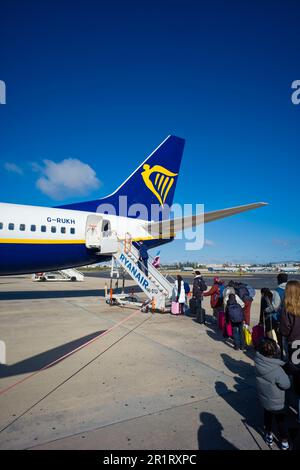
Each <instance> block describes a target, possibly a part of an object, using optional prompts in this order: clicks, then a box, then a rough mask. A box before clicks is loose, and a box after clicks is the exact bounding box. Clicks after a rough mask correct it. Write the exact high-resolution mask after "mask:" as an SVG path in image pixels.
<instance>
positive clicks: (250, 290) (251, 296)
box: [246, 285, 256, 300]
mask: <svg viewBox="0 0 300 470" xmlns="http://www.w3.org/2000/svg"><path fill="white" fill-rule="evenodd" d="M246 288H247V291H248V293H249V297H250V298H251V299H252V300H253V299H254V297H255V294H256V292H255V289H254V287H252V286H249V285H247V286H246Z"/></svg>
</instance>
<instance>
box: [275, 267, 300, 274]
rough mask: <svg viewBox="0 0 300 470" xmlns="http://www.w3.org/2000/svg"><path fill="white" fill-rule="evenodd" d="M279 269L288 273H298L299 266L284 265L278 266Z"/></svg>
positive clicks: (299, 270) (299, 271)
mask: <svg viewBox="0 0 300 470" xmlns="http://www.w3.org/2000/svg"><path fill="white" fill-rule="evenodd" d="M280 271H282V272H284V273H288V274H294V273H300V267H299V266H286V267H284V268H280Z"/></svg>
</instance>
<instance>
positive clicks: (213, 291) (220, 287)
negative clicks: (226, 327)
mask: <svg viewBox="0 0 300 470" xmlns="http://www.w3.org/2000/svg"><path fill="white" fill-rule="evenodd" d="M223 292H224V283H223V282H222V281H221V280H220V279H219V278H218V277H215V278H214V283H213V286H212V287H211V288H210V289H209V290H208V291H207V292H204V293H203V296H204V297H209V296H210V306H211V308H212V310H213V315H214V318H215V319H217V317H218V313H219V312H220V311H222V310H223Z"/></svg>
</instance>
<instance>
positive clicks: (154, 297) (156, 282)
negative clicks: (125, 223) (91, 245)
mask: <svg viewBox="0 0 300 470" xmlns="http://www.w3.org/2000/svg"><path fill="white" fill-rule="evenodd" d="M112 256H113V257H114V259H115V260H116V261H117V263H118V264H119V265H120V266H121V267H122V268H123V269H124V271H126V272H127V273H128V274H129V276H130V277H131V278H132V279H133V280H134V281H135V282H136V283H137V284H138V286H139V287H140V288H141V289H142V291H143V292H144V293H145V294H146V296H147V297H148V299H149V300H150V301H151V302H152V304H154V308H155V309H156V310H161V311H164V310H165V309H166V305H167V302H168V301H169V300H170V299H171V298H172V294H173V289H174V285H172V284H171V283H170V282H169V281H168V280H167V279H166V278H165V277H164V276H163V275H162V274H161V273H160V272H159V271H158V269H156V268H155V267H154V266H152V264H151V258H149V260H148V266H147V268H148V274H147V275H146V274H145V271H146V267H145V266H144V265H143V262H142V261H139V252H138V250H137V248H135V247H134V246H133V244H132V243H128V241H127V240H124V241H123V240H120V241H119V249H118V251H117V252H116V253H113V254H112Z"/></svg>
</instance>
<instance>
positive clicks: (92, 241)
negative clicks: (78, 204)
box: [85, 214, 103, 249]
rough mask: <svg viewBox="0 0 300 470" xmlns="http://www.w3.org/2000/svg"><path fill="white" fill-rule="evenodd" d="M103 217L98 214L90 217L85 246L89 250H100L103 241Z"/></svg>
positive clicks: (86, 229) (87, 223)
mask: <svg viewBox="0 0 300 470" xmlns="http://www.w3.org/2000/svg"><path fill="white" fill-rule="evenodd" d="M102 222H103V217H102V216H101V215H97V214H91V215H88V217H87V220H86V227H85V245H86V247H87V248H98V249H99V247H100V245H101V241H102Z"/></svg>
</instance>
